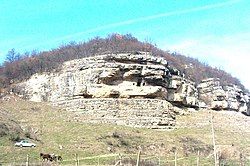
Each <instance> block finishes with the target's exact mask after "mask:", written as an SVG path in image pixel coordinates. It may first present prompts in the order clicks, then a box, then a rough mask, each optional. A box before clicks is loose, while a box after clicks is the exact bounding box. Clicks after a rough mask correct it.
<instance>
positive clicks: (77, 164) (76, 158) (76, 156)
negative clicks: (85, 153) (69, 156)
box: [75, 153, 79, 166]
mask: <svg viewBox="0 0 250 166" xmlns="http://www.w3.org/2000/svg"><path fill="white" fill-rule="evenodd" d="M75 160H76V166H79V160H78V154H77V153H76V154H75Z"/></svg>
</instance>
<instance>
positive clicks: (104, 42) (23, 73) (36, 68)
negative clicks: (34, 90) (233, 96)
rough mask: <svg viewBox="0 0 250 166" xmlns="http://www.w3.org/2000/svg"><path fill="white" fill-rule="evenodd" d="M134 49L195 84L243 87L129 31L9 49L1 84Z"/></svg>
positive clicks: (207, 67)
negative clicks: (212, 81) (49, 46)
mask: <svg viewBox="0 0 250 166" xmlns="http://www.w3.org/2000/svg"><path fill="white" fill-rule="evenodd" d="M135 51H149V52H152V54H153V55H154V56H161V57H164V58H165V59H166V60H167V61H168V62H169V63H170V65H171V66H172V67H175V68H177V69H178V70H179V71H181V72H182V73H184V74H185V75H186V76H187V77H188V78H189V79H191V80H193V81H194V82H196V83H199V82H200V81H201V80H202V79H205V78H211V77H212V78H221V84H222V85H228V84H236V85H238V86H240V87H241V88H243V89H244V86H243V85H242V84H241V83H240V81H239V80H238V79H237V78H235V77H232V76H231V75H230V74H229V73H227V72H225V71H223V70H220V69H218V68H213V67H210V66H209V65H207V64H204V63H201V62H199V61H198V60H197V59H194V58H191V57H186V56H184V55H180V54H178V53H174V54H170V53H169V52H168V51H163V50H161V49H159V48H157V46H156V45H154V44H153V43H151V42H148V41H145V42H142V41H139V40H138V39H136V38H135V37H133V36H132V35H130V34H126V35H118V34H112V35H109V36H108V37H106V38H100V37H96V38H93V39H90V40H89V41H86V42H79V43H76V42H70V43H68V44H65V45H62V46H60V47H58V48H56V49H53V50H51V51H44V52H37V51H31V52H26V53H24V54H23V55H21V54H19V53H18V52H16V51H15V50H14V49H12V50H10V51H9V53H8V54H7V59H6V62H5V63H4V64H3V66H0V87H2V88H4V87H8V86H9V84H12V83H14V82H20V81H22V80H24V79H27V78H30V76H31V75H33V74H34V73H41V72H51V71H55V70H57V69H58V67H59V66H60V65H61V64H62V63H63V62H65V61H68V60H73V59H78V58H83V57H89V56H95V55H98V54H103V53H117V52H135Z"/></svg>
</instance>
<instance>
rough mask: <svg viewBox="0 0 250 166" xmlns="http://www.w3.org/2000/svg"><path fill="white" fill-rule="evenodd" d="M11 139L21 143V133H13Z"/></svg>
mask: <svg viewBox="0 0 250 166" xmlns="http://www.w3.org/2000/svg"><path fill="white" fill-rule="evenodd" d="M9 139H10V140H11V141H13V142H17V141H20V139H21V138H20V135H19V133H11V134H10V138H9Z"/></svg>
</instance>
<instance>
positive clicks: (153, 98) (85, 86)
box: [14, 52, 250, 129]
mask: <svg viewBox="0 0 250 166" xmlns="http://www.w3.org/2000/svg"><path fill="white" fill-rule="evenodd" d="M57 71H58V72H54V73H43V74H35V75H33V76H32V77H31V78H30V79H29V80H27V81H25V82H22V83H19V84H18V85H16V87H15V89H14V91H15V92H16V93H17V94H19V95H21V96H22V97H24V98H26V99H28V100H31V101H36V102H41V101H48V102H51V103H52V104H54V105H56V106H61V107H63V108H66V109H68V110H70V111H75V112H81V113H82V114H84V116H86V117H88V119H89V122H93V123H95V122H100V123H115V124H124V125H128V126H135V127H147V128H161V129H166V128H168V127H169V126H174V124H175V114H177V113H176V112H175V111H174V110H178V109H173V105H175V106H177V107H180V108H182V107H188V108H190V107H192V108H198V107H206V106H208V107H211V108H212V109H216V110H221V109H231V110H237V111H242V112H247V113H248V114H250V111H249V107H248V105H249V97H248V96H247V95H246V94H244V93H243V91H242V90H241V89H239V88H237V87H236V86H225V87H222V86H221V85H220V80H219V79H215V78H210V79H206V80H203V81H202V82H201V83H200V84H199V85H198V86H196V85H195V83H194V82H192V81H190V80H188V79H186V78H184V77H183V76H180V72H179V71H178V70H177V69H175V68H172V67H169V66H168V62H167V61H166V60H164V59H163V58H159V57H155V56H152V55H151V54H149V53H145V52H136V53H122V54H105V55H99V56H93V57H89V58H83V59H76V60H72V61H67V62H65V63H64V64H63V65H62V66H61V67H60V68H59V69H58V70H57ZM124 108H126V109H124ZM179 112H181V111H179Z"/></svg>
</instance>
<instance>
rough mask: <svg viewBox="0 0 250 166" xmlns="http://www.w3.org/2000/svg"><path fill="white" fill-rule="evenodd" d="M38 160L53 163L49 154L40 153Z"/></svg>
mask: <svg viewBox="0 0 250 166" xmlns="http://www.w3.org/2000/svg"><path fill="white" fill-rule="evenodd" d="M40 158H41V159H42V160H43V161H45V160H47V161H53V158H52V156H51V155H50V154H45V153H40Z"/></svg>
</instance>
